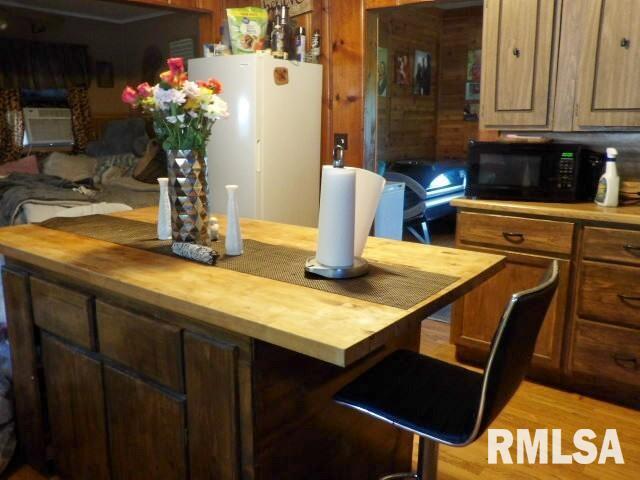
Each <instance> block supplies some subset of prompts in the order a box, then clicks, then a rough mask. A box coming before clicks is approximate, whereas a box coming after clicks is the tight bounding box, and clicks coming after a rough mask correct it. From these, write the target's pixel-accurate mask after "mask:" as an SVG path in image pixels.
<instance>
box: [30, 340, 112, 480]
mask: <svg viewBox="0 0 640 480" xmlns="http://www.w3.org/2000/svg"><path fill="white" fill-rule="evenodd" d="M42 363H43V366H44V377H45V384H46V391H47V407H48V409H49V423H50V425H51V439H52V442H53V449H54V458H55V463H56V467H57V470H58V471H59V473H60V474H61V476H62V477H63V478H65V479H78V480H85V479H87V478H91V479H96V480H100V479H108V478H109V462H108V454H107V433H106V417H105V408H104V395H103V390H102V367H101V366H100V363H99V362H98V361H96V360H94V359H93V358H90V357H88V356H87V355H85V354H84V353H82V352H81V351H79V350H77V349H76V348H74V347H70V346H68V345H66V344H64V343H62V342H60V341H59V340H56V339H55V338H54V337H52V336H50V335H48V334H43V336H42Z"/></svg>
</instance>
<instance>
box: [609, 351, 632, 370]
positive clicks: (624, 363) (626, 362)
mask: <svg viewBox="0 0 640 480" xmlns="http://www.w3.org/2000/svg"><path fill="white" fill-rule="evenodd" d="M613 361H614V362H616V365H618V366H619V367H620V368H624V369H626V370H638V359H637V358H636V357H632V356H631V355H621V354H619V353H614V354H613Z"/></svg>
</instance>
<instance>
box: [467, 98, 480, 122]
mask: <svg viewBox="0 0 640 480" xmlns="http://www.w3.org/2000/svg"><path fill="white" fill-rule="evenodd" d="M479 112H480V104H479V103H469V102H467V103H465V105H464V114H463V118H464V121H465V122H477V121H478V113H479Z"/></svg>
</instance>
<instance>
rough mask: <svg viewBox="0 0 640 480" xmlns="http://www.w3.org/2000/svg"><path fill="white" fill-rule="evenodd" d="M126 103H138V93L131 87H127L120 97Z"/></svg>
mask: <svg viewBox="0 0 640 480" xmlns="http://www.w3.org/2000/svg"><path fill="white" fill-rule="evenodd" d="M120 98H121V99H122V101H123V102H124V103H128V104H129V105H134V104H135V103H136V102H137V101H138V93H137V92H136V91H135V90H134V89H133V88H131V87H128V86H127V87H125V88H124V90H123V91H122V96H121V97H120Z"/></svg>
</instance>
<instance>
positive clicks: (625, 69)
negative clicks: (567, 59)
mask: <svg viewBox="0 0 640 480" xmlns="http://www.w3.org/2000/svg"><path fill="white" fill-rule="evenodd" d="M584 3H585V5H584V7H583V9H584V12H585V13H584V15H585V24H584V29H585V37H584V41H583V42H582V45H581V52H582V54H581V57H580V58H581V59H580V67H579V75H578V104H577V106H576V114H577V126H578V127H579V128H589V127H640V88H639V86H640V29H639V28H638V25H640V2H638V1H637V0H587V1H585V2H584Z"/></svg>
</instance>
